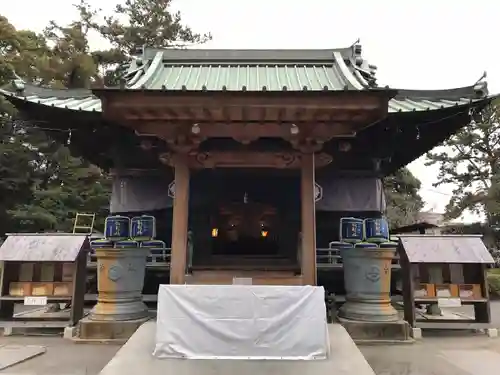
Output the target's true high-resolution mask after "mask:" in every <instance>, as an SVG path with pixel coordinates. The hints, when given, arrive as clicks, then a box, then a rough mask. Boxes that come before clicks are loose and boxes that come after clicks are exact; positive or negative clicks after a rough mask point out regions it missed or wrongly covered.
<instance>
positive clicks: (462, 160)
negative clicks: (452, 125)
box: [427, 105, 500, 226]
mask: <svg viewBox="0 0 500 375" xmlns="http://www.w3.org/2000/svg"><path fill="white" fill-rule="evenodd" d="M443 146H444V147H445V148H444V150H443V151H442V152H430V153H428V154H427V158H428V160H429V161H428V163H427V165H432V164H437V165H438V166H439V174H438V181H437V182H436V183H435V184H434V186H439V185H443V184H452V185H454V190H453V196H452V198H451V199H450V201H449V203H448V205H447V207H446V216H447V218H449V219H452V218H457V217H459V216H460V215H461V214H462V213H463V212H464V211H465V210H470V211H471V212H474V213H484V214H485V216H486V220H487V223H488V225H489V226H494V225H498V224H500V221H499V220H500V124H499V113H498V108H497V107H496V106H495V105H490V106H488V107H486V108H485V109H484V110H482V111H481V112H480V113H479V114H478V115H476V116H475V118H474V120H473V121H471V122H470V123H469V124H468V125H467V126H465V127H464V128H462V129H461V130H460V131H459V132H458V133H456V134H455V135H453V136H451V137H450V138H449V139H448V140H447V141H446V142H445V143H444V144H443Z"/></svg>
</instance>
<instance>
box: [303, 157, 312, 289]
mask: <svg viewBox="0 0 500 375" xmlns="http://www.w3.org/2000/svg"><path fill="white" fill-rule="evenodd" d="M314 169H315V167H314V153H304V154H303V155H302V166H301V175H300V188H301V189H300V190H301V197H300V199H301V225H302V256H301V260H302V264H301V267H302V277H303V280H302V282H303V284H304V285H316V205H315V200H314V181H315V178H314Z"/></svg>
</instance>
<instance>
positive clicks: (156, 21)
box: [76, 0, 212, 86]
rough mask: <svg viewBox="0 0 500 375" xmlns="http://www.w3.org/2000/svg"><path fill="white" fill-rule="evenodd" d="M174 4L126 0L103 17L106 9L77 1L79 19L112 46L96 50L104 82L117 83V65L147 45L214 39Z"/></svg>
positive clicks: (169, 0) (181, 44) (183, 44)
mask: <svg viewBox="0 0 500 375" xmlns="http://www.w3.org/2000/svg"><path fill="white" fill-rule="evenodd" d="M171 5H172V0H125V1H124V2H123V3H122V4H118V5H116V7H115V9H114V12H113V14H112V15H109V16H104V17H102V18H101V19H99V15H100V13H101V12H102V10H101V9H95V8H93V7H92V6H90V4H89V3H88V2H87V1H85V0H80V3H79V4H77V5H76V8H77V9H78V11H79V13H80V20H79V23H80V24H81V25H85V27H86V28H87V29H92V30H95V31H97V32H98V33H99V34H100V35H101V36H102V37H103V38H104V39H105V40H107V41H108V42H109V43H110V44H111V46H112V48H111V49H109V50H104V51H94V52H93V53H92V56H93V57H94V61H96V63H97V64H99V67H100V73H101V76H102V78H103V83H104V84H106V85H108V86H112V85H117V84H118V78H119V75H120V69H117V65H120V64H123V63H124V62H125V61H126V60H127V59H128V58H129V57H130V56H132V55H137V52H138V50H140V49H141V48H142V47H143V46H148V47H176V48H183V47H186V46H189V45H196V44H202V43H205V42H207V41H208V40H211V39H212V36H211V35H210V34H199V33H196V32H194V31H193V30H192V29H191V28H190V27H188V26H186V25H184V24H183V23H182V19H181V14H180V13H179V12H176V13H173V12H172V11H171Z"/></svg>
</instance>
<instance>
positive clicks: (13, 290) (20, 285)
mask: <svg viewBox="0 0 500 375" xmlns="http://www.w3.org/2000/svg"><path fill="white" fill-rule="evenodd" d="M9 295H11V296H16V297H24V296H31V283H29V282H11V283H10V284H9Z"/></svg>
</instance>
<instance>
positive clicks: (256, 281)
mask: <svg viewBox="0 0 500 375" xmlns="http://www.w3.org/2000/svg"><path fill="white" fill-rule="evenodd" d="M235 278H239V279H251V280H248V281H249V283H251V284H253V285H302V283H303V280H302V276H301V275H295V273H294V272H293V271H260V270H253V271H252V270H226V271H221V270H203V271H201V270H200V271H193V272H192V273H191V274H189V275H186V278H185V282H186V284H201V285H203V284H205V285H207V284H211V285H231V284H233V283H234V279H235ZM242 281H243V280H242Z"/></svg>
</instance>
